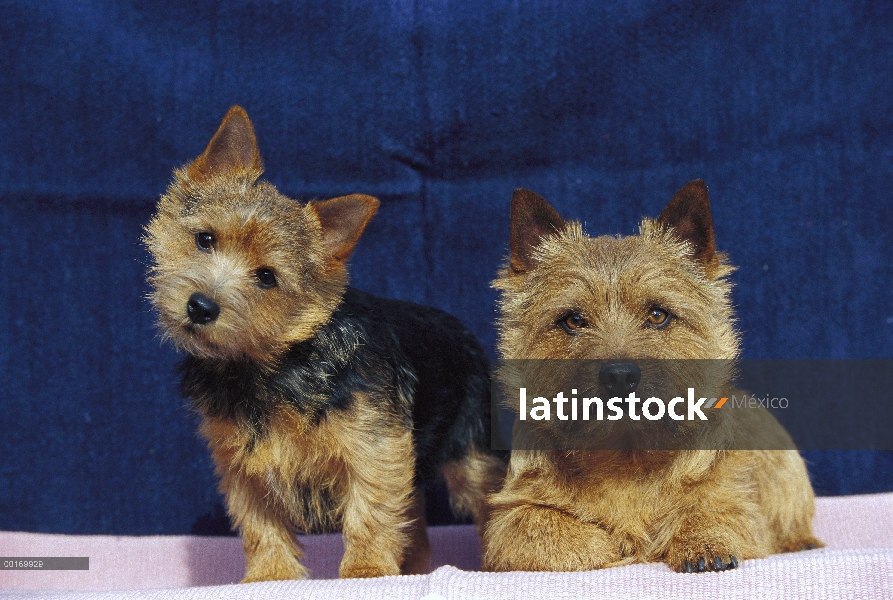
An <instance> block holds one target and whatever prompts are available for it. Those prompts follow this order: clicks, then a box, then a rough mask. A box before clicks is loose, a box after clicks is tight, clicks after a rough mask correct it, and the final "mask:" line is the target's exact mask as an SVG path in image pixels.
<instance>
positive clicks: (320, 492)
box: [144, 106, 505, 582]
mask: <svg viewBox="0 0 893 600" xmlns="http://www.w3.org/2000/svg"><path fill="white" fill-rule="evenodd" d="M261 173H262V166H261V158H260V153H259V152H258V149H257V143H256V140H255V135H254V129H253V126H252V124H251V121H250V120H249V119H248V115H247V114H246V113H245V111H244V110H243V109H242V108H240V107H238V106H234V107H232V108H231V109H230V111H229V112H228V113H227V114H226V117H225V118H224V119H223V122H222V124H221V125H220V128H219V129H218V131H217V133H216V134H215V135H214V137H213V138H212V139H211V141H210V143H209V144H208V146H207V148H206V149H205V151H204V153H203V154H202V155H201V156H199V157H198V158H197V159H195V160H194V161H193V162H192V163H190V164H189V165H187V166H185V167H183V168H181V169H178V170H176V171H175V177H174V181H173V183H172V184H171V185H170V187H169V188H168V190H167V192H166V193H165V194H164V195H163V196H162V197H161V199H160V201H159V203H158V211H157V213H156V214H155V216H154V217H153V218H152V220H151V222H150V223H149V224H148V226H147V227H146V234H145V238H144V241H145V243H146V245H147V247H148V249H149V251H150V252H151V254H152V257H153V259H154V264H153V265H152V267H151V270H150V274H149V282H150V284H151V286H152V288H153V290H152V292H151V302H152V304H153V305H154V308H155V309H156V310H157V312H158V317H159V324H160V328H161V330H162V332H163V337H164V338H165V339H167V340H169V341H171V342H172V343H173V344H174V345H175V346H176V347H177V348H178V349H181V350H184V351H185V352H187V353H188V354H189V356H188V357H187V358H186V359H185V361H184V362H183V363H182V365H181V367H180V373H181V375H182V390H183V393H184V395H185V396H187V397H188V398H190V399H191V400H192V402H193V404H194V407H195V409H196V410H197V411H198V412H199V413H200V415H201V417H202V421H201V427H200V431H201V434H202V435H203V436H204V438H205V439H206V440H207V442H208V445H209V447H210V450H211V453H212V456H213V460H214V463H215V465H216V471H217V475H218V476H219V478H220V488H221V491H222V492H223V494H224V495H225V496H226V503H227V507H228V512H229V516H230V518H231V520H232V522H233V524H234V526H235V527H236V528H237V529H238V531H239V533H240V535H241V537H242V541H243V544H244V549H245V555H246V557H247V572H246V575H245V579H244V580H243V581H245V582H249V581H263V580H271V579H292V578H295V579H297V578H303V577H307V576H308V575H309V573H308V571H307V569H306V568H305V567H304V566H302V565H301V563H300V562H299V559H300V558H301V555H302V552H301V549H300V546H299V544H298V542H297V540H296V538H295V530H296V529H297V530H300V531H302V532H315V531H331V530H335V529H340V530H341V531H342V533H343V538H344V546H345V552H344V558H343V560H342V562H341V566H340V575H341V576H342V577H376V576H383V575H397V574H399V573H401V572H404V573H417V572H424V571H426V569H427V568H428V561H429V558H430V548H429V546H428V539H427V536H426V532H425V521H424V516H423V515H424V512H423V506H422V498H423V497H422V495H421V492H420V487H421V486H423V485H424V484H426V483H427V482H429V481H431V480H432V479H433V478H434V477H435V476H437V475H438V474H439V473H440V472H442V473H443V475H444V476H445V479H446V484H447V488H448V490H449V493H450V495H451V500H452V502H453V505H454V507H455V509H456V510H457V511H458V512H467V513H471V515H472V516H473V518H474V520H475V522H476V523H477V524H478V526H479V527H482V526H483V523H484V521H485V519H486V516H487V508H486V500H485V498H486V494H487V493H489V492H492V491H493V490H495V489H497V488H498V485H499V484H500V483H501V481H502V477H503V475H504V470H505V466H504V464H503V463H502V462H501V461H499V460H498V459H496V458H494V457H493V456H491V455H490V453H489V451H488V450H487V448H488V445H489V425H490V413H489V378H488V366H489V365H488V361H487V359H486V357H485V354H484V352H483V351H482V350H481V348H480V346H479V344H478V343H477V341H476V340H475V338H474V336H473V335H472V334H471V333H470V332H469V331H468V330H467V329H465V328H464V327H463V326H462V325H461V324H460V323H459V321H458V320H456V319H454V318H453V317H450V316H449V315H447V314H445V313H443V312H441V311H439V310H436V309H433V308H426V307H422V306H418V305H415V304H411V303H409V302H401V301H396V300H386V299H382V298H376V297H374V296H371V295H369V294H366V293H363V292H361V291H358V290H355V289H353V288H350V287H348V286H347V270H346V268H345V262H346V261H347V259H348V257H349V256H350V254H351V251H352V250H353V248H354V245H355V244H356V243H357V241H358V240H359V238H360V235H361V234H362V233H363V230H364V228H365V227H366V224H367V223H368V222H369V220H370V219H371V218H372V216H373V215H374V214H375V212H376V210H377V208H378V201H377V200H376V199H375V198H372V197H370V196H362V195H354V196H346V197H342V198H335V199H332V200H327V201H325V202H311V203H310V204H307V205H301V204H299V203H298V202H296V201H295V200H292V199H290V198H287V197H286V196H284V195H282V194H280V193H279V192H278V191H277V190H276V189H275V188H274V187H273V186H272V185H270V184H269V183H266V182H263V181H258V178H259V177H260V175H261Z"/></svg>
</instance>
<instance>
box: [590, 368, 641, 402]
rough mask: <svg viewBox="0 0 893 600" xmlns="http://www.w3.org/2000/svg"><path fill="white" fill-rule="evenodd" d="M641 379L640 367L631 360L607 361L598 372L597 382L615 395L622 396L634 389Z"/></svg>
mask: <svg viewBox="0 0 893 600" xmlns="http://www.w3.org/2000/svg"><path fill="white" fill-rule="evenodd" d="M641 379H642V371H641V369H639V366H638V365H637V364H635V363H631V362H620V363H608V364H606V365H604V366H603V367H602V368H601V370H600V371H599V372H598V380H599V383H601V384H602V385H603V386H605V389H606V390H607V391H608V393H609V394H611V395H613V396H615V397H617V396H619V397H623V396H626V395H627V394H629V393H631V392H634V391H636V387H638V385H639V381H640V380H641Z"/></svg>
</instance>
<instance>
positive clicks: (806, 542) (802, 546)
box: [781, 536, 825, 552]
mask: <svg viewBox="0 0 893 600" xmlns="http://www.w3.org/2000/svg"><path fill="white" fill-rule="evenodd" d="M824 547H825V544H823V543H822V542H821V540H819V539H817V538H814V537H812V536H809V537H806V538H802V539H797V540H789V541H787V542H785V543H784V544H782V546H781V551H782V552H801V551H803V550H815V549H816V548H824Z"/></svg>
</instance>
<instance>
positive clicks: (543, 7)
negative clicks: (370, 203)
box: [0, 0, 893, 534]
mask: <svg viewBox="0 0 893 600" xmlns="http://www.w3.org/2000/svg"><path fill="white" fill-rule="evenodd" d="M0 7H2V11H0V12H2V18H0V57H2V58H0V272H2V274H3V282H2V284H0V385H2V390H3V392H2V396H3V397H2V401H0V428H2V430H0V529H7V530H26V531H54V532H66V533H120V534H149V533H188V532H190V531H194V532H213V531H219V530H221V527H223V528H225V526H224V525H223V523H225V519H224V518H223V517H222V513H221V508H220V504H221V499H220V497H219V496H218V495H217V492H216V491H215V481H214V477H213V474H212V471H211V466H210V462H209V459H208V457H207V451H206V449H205V448H204V446H203V443H202V442H201V441H200V440H199V439H198V438H197V436H196V434H195V419H194V417H193V416H192V415H191V414H190V413H189V411H188V410H187V409H186V407H185V405H184V402H183V400H182V399H180V398H179V397H178V395H177V391H176V381H175V378H174V375H173V373H172V371H173V366H174V364H175V362H176V360H177V357H176V355H175V354H174V352H173V351H172V350H171V349H169V348H168V347H165V346H162V345H160V343H159V340H158V339H157V336H156V332H155V331H154V328H153V317H152V315H151V313H150V311H149V307H148V304H147V302H146V301H145V298H144V296H145V293H146V291H147V288H146V285H145V282H144V271H145V265H146V262H147V257H146V253H145V251H144V250H143V248H142V247H141V246H140V243H139V236H140V229H141V226H142V225H143V224H144V223H146V221H147V220H148V218H149V216H150V214H151V212H152V210H153V204H154V202H155V200H156V199H157V197H158V195H159V194H160V193H161V192H162V191H163V190H164V188H165V186H166V184H167V182H168V181H169V179H170V172H171V169H172V168H173V167H175V166H178V165H181V164H183V163H185V162H186V161H188V160H190V159H191V158H193V157H195V156H196V155H197V154H199V153H200V152H201V151H202V150H203V149H204V146H205V144H206V143H207V141H208V140H209V139H210V136H211V135H212V134H213V132H214V131H215V129H216V127H217V125H218V123H219V121H220V119H221V117H222V116H223V114H224V113H225V112H226V109H227V108H228V107H229V106H230V105H232V104H236V103H238V104H241V105H242V106H244V107H245V108H246V109H247V110H248V112H249V114H250V115H251V117H252V118H253V120H254V123H255V127H256V130H257V133H258V138H259V142H260V147H261V152H262V154H263V156H264V159H265V164H266V167H267V175H266V177H267V178H268V179H269V180H270V181H272V182H273V183H274V184H276V185H278V186H279V187H280V188H281V189H282V190H283V191H284V192H285V193H288V194H290V195H292V196H294V197H297V198H301V199H310V198H313V197H330V196H335V195H339V194H344V193H350V192H364V193H369V194H374V195H376V196H378V197H380V198H381V199H382V208H381V211H380V213H379V215H378V216H377V217H376V218H375V220H374V221H373V222H372V224H371V226H370V227H369V229H368V230H367V233H366V235H365V236H364V238H363V239H362V240H361V243H360V244H359V246H358V247H357V250H356V252H355V255H354V258H353V260H352V273H353V282H354V283H355V284H356V285H357V286H358V287H361V288H363V289H366V290H368V291H371V292H373V293H379V294H384V295H390V296H394V297H400V298H405V299H410V300H414V301H418V302H423V303H428V304H433V305H436V306H439V307H441V308H443V309H446V310H447V311H449V312H451V313H453V314H455V315H456V316H458V317H459V318H460V319H462V320H463V321H464V322H465V323H467V324H468V325H469V326H470V327H471V328H472V329H473V330H474V331H475V332H476V333H477V334H478V336H479V337H480V339H481V341H482V342H483V343H484V345H485V346H486V347H487V348H488V351H489V352H491V354H492V352H493V341H494V331H493V326H492V321H493V315H494V313H493V311H494V298H495V295H494V293H493V291H492V290H491V289H490V288H489V287H488V286H489V282H490V280H491V279H492V278H493V276H494V274H495V272H496V270H497V268H498V267H499V265H500V264H501V262H502V261H503V260H504V256H505V253H506V247H507V240H508V207H509V199H510V197H511V192H512V190H513V189H514V188H515V187H527V188H530V189H533V190H535V191H537V192H539V193H540V194H542V195H544V196H545V197H546V198H548V199H550V200H551V201H552V202H553V204H554V205H555V206H556V208H558V210H559V211H560V212H561V213H562V214H563V215H564V216H565V217H571V218H579V219H581V220H583V221H584V222H585V226H586V229H587V230H588V231H589V232H590V233H593V234H601V233H632V232H634V231H635V230H636V227H637V223H638V220H639V218H640V217H641V216H642V215H646V214H647V215H652V216H654V215H657V214H658V213H659V211H660V210H661V208H662V207H663V205H664V204H665V203H666V201H667V200H668V199H669V198H670V196H671V195H672V194H673V192H674V191H675V190H676V189H678V188H679V187H680V186H681V185H682V184H684V183H685V182H686V181H688V180H690V179H693V178H698V177H700V178H703V179H705V180H706V181H707V182H708V184H709V185H710V190H711V195H712V200H713V210H714V217H715V221H716V235H717V242H718V245H719V246H720V248H721V249H723V250H725V251H726V252H727V253H728V254H729V255H730V257H731V259H732V261H733V262H734V263H735V264H737V265H738V266H739V270H738V271H737V273H736V274H735V276H734V279H735V281H736V283H737V288H736V291H735V303H736V305H737V307H738V312H739V315H740V324H741V328H742V329H743V331H744V355H745V356H747V357H791V358H795V357H796V358H805V357H823V358H846V357H851V358H855V357H884V358H893V310H891V307H893V261H891V258H893V256H891V231H893V209H891V205H890V201H891V197H893V192H891V184H893V3H889V2H856V1H844V0H793V1H789V2H783V3H782V2H778V3H768V2H763V1H757V0H753V1H728V0H723V1H714V2H709V1H701V2H694V1H684V0H677V1H673V2H668V1H649V0H608V1H605V2H598V3H596V2H585V1H582V0H576V1H575V0H534V1H530V2H510V1H508V0H493V1H490V2H481V1H479V0H414V1H413V0H390V1H387V2H378V1H373V0H367V1H361V0H343V1H340V2H331V1H328V0H325V1H324V0H317V1H313V2H310V1H306V2H280V1H277V0H266V1H264V0H243V1H231V2H215V3H202V4H201V5H200V6H199V5H195V6H193V5H191V4H190V3H184V2H180V1H158V2H146V1H138V0H130V1H122V0H105V1H101V0H77V1H75V0H68V1H65V0H45V1H43V2H32V1H26V0H4V1H2V2H0ZM807 459H808V460H809V462H810V470H811V473H812V476H813V481H814V483H815V485H816V488H817V490H818V491H819V493H824V494H846V493H856V492H870V491H880V490H891V489H893V455H891V453H889V452H879V451H866V452H812V453H808V456H807ZM437 512H438V511H437V507H435V508H434V509H433V510H432V514H433V515H434V516H435V518H440V517H444V514H439V515H438V514H436V513H437Z"/></svg>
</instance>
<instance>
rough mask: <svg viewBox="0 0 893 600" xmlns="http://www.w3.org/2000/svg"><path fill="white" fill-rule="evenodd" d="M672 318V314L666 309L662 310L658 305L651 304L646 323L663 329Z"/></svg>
mask: <svg viewBox="0 0 893 600" xmlns="http://www.w3.org/2000/svg"><path fill="white" fill-rule="evenodd" d="M672 320H673V315H671V314H670V312H669V311H668V310H664V309H663V308H660V307H659V306H652V307H651V308H650V309H649V310H648V319H647V320H646V324H647V325H648V326H649V327H653V328H655V329H663V328H664V327H666V326H667V325H669V324H670V321H672Z"/></svg>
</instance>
